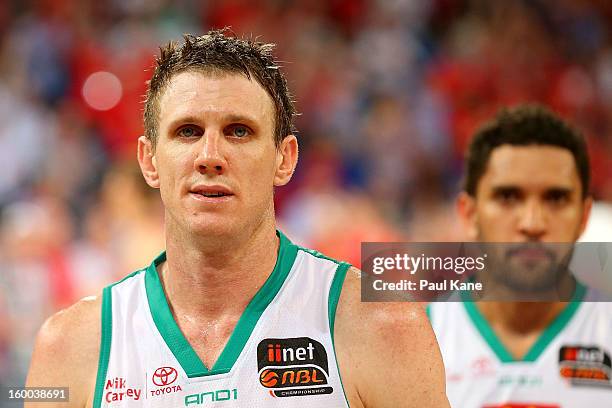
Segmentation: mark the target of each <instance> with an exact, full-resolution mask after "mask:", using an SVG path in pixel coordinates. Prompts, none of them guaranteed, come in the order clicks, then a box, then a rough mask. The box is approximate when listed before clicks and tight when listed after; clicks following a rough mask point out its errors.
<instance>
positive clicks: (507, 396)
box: [428, 285, 612, 408]
mask: <svg viewBox="0 0 612 408" xmlns="http://www.w3.org/2000/svg"><path fill="white" fill-rule="evenodd" d="M589 298H590V295H589V294H588V292H587V290H586V289H585V288H584V286H581V285H580V286H578V288H577V290H576V294H575V296H574V299H573V301H572V302H570V303H568V304H567V306H566V308H565V309H564V310H563V311H562V312H561V313H560V314H559V315H558V316H557V318H556V319H555V320H554V321H553V322H552V323H551V324H550V326H549V327H548V328H547V329H546V330H544V332H543V333H542V334H541V336H540V338H539V339H538V340H537V341H536V342H535V343H534V345H533V346H532V348H531V349H530V350H529V351H528V353H527V354H526V355H525V356H524V358H523V359H522V360H516V359H514V358H513V357H512V355H511V354H510V353H509V352H508V351H507V349H506V348H505V347H504V345H503V344H502V343H501V342H500V340H499V339H498V338H497V336H496V334H495V333H494V331H493V330H492V328H491V327H490V326H489V324H488V322H487V321H486V320H485V318H484V317H483V316H482V314H481V313H480V311H479V310H478V308H477V307H476V304H475V303H472V302H465V303H460V302H452V303H441V302H440V303H431V304H430V305H429V307H428V312H429V315H430V319H431V322H432V326H433V328H434V331H435V333H436V337H437V339H438V343H439V345H440V349H441V352H442V356H443V359H444V366H445V369H446V380H447V381H446V392H447V394H448V398H449V401H450V403H451V406H453V407H457V408H585V407H587V408H599V407H612V381H611V378H612V375H611V371H612V366H611V363H610V355H611V352H612V303H603V302H602V303H595V302H588V301H585V300H589Z"/></svg>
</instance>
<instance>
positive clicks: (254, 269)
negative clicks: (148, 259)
mask: <svg viewBox="0 0 612 408" xmlns="http://www.w3.org/2000/svg"><path fill="white" fill-rule="evenodd" d="M171 234H172V232H171V231H168V236H170V235H171ZM177 235H179V234H177ZM175 237H176V235H175ZM176 238H179V237H176ZM176 238H175V239H169V238H167V240H166V241H167V242H166V262H165V263H164V264H163V265H162V267H161V268H160V269H161V271H160V277H161V281H162V283H163V286H164V290H165V292H166V297H167V298H168V303H169V304H170V307H171V309H172V311H173V313H174V314H175V316H176V315H177V314H181V315H182V316H188V317H190V318H196V317H197V319H202V320H204V321H206V320H216V319H219V318H223V317H230V318H231V316H239V315H240V314H242V312H243V311H244V309H245V308H246V305H247V304H248V303H249V301H250V300H251V299H252V298H253V296H254V295H255V293H256V292H257V290H259V288H260V287H261V286H262V285H263V284H264V282H265V281H266V279H267V278H268V276H269V275H270V273H271V272H272V270H273V269H274V265H275V263H276V259H277V254H278V248H279V245H280V243H279V239H278V237H277V236H276V230H275V226H274V220H273V219H272V220H271V222H268V223H267V224H262V225H261V226H260V227H259V228H256V229H255V230H254V231H253V232H252V233H250V234H245V235H242V236H234V237H227V236H225V237H215V238H214V241H209V242H205V243H204V245H202V242H198V241H197V240H194V239H193V237H191V239H189V238H187V237H180V238H179V239H176ZM211 242H212V243H211Z"/></svg>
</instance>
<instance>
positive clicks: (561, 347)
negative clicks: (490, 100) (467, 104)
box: [429, 105, 612, 408]
mask: <svg viewBox="0 0 612 408" xmlns="http://www.w3.org/2000/svg"><path fill="white" fill-rule="evenodd" d="M589 177H590V175H589V162H588V156H587V151H586V146H585V142H584V140H583V138H582V136H581V135H580V134H578V133H577V132H575V131H574V130H572V129H571V128H570V127H569V126H568V125H567V124H565V123H564V122H563V121H562V120H561V119H560V118H558V117H557V116H555V115H554V114H553V113H551V112H550V111H549V110H547V109H545V108H543V107H539V106H530V105H524V106H519V107H517V108H514V109H509V110H503V111H501V112H500V113H499V114H498V116H497V117H496V118H495V119H494V120H493V121H492V122H491V123H489V124H487V125H486V126H484V127H483V128H482V129H481V130H480V131H478V132H477V133H476V135H475V136H474V138H473V141H472V142H471V145H470V147H469V150H468V154H467V159H466V178H465V186H464V192H463V193H461V194H460V196H459V198H458V210H459V214H460V217H461V219H462V220H463V222H464V223H465V225H466V226H467V229H468V231H469V234H470V236H471V238H472V239H474V240H477V241H481V242H504V243H514V244H518V245H517V246H516V248H519V249H520V250H524V252H523V253H522V254H521V253H520V251H519V252H516V253H515V254H518V256H525V257H530V256H531V257H532V259H531V260H530V262H534V263H535V262H539V261H542V262H545V260H544V259H538V250H541V249H542V245H543V244H545V243H549V242H566V243H567V242H574V241H576V240H577V239H578V237H579V236H580V234H581V233H582V231H583V230H584V228H585V224H586V222H587V219H588V216H589V211H590V208H591V197H590V196H589V192H588V191H589V190H588V189H589ZM538 248H539V249H538ZM530 251H531V252H530ZM512 262H513V261H511V262H509V263H510V264H512ZM505 270H507V271H511V270H512V265H510V266H508V267H506V268H505ZM534 270H536V271H538V270H539V269H537V268H536V269H534ZM543 270H544V269H543ZM518 272H520V271H518ZM540 272H541V271H540ZM545 275H546V274H545V273H543V274H539V273H536V272H533V273H531V274H529V275H527V274H521V273H516V274H513V276H506V277H505V279H503V280H502V281H503V282H504V284H506V285H507V286H508V287H510V286H512V284H513V280H522V282H519V283H520V284H522V285H523V287H525V286H530V285H531V287H533V288H536V287H537V286H538V285H539V283H538V282H540V283H541V282H542V281H543V280H545V278H546V276H545ZM514 283H516V282H514ZM557 283H558V286H557V289H558V290H559V291H560V292H561V293H563V292H566V293H567V294H568V296H567V297H566V299H571V301H570V302H553V301H548V302H465V303H432V304H430V307H429V313H430V318H431V320H432V324H433V327H434V331H435V333H436V336H437V339H438V341H439V344H440V348H441V351H442V355H443V358H444V363H445V367H446V375H447V392H448V397H449V401H450V402H451V404H452V405H453V406H456V407H461V408H483V407H487V408H493V407H498V408H501V407H504V408H512V407H516V408H518V407H533V408H538V407H541V408H544V407H546V408H553V407H564V408H572V407H575V408H578V407H604V406H606V407H607V406H612V382H611V381H610V369H611V367H610V356H611V353H612V303H593V302H589V301H590V300H593V299H594V298H595V297H596V295H595V292H594V291H592V290H589V289H586V288H585V287H584V286H583V285H582V284H580V283H579V282H577V281H576V279H575V278H574V277H573V275H572V274H571V273H568V274H566V275H563V277H562V278H560V281H559V282H557Z"/></svg>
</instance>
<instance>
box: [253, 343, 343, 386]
mask: <svg viewBox="0 0 612 408" xmlns="http://www.w3.org/2000/svg"><path fill="white" fill-rule="evenodd" d="M257 368H258V370H259V382H260V383H261V385H263V386H264V387H266V388H269V389H270V394H271V395H272V396H275V397H295V396H305V395H318V394H331V393H332V392H333V388H332V387H328V386H327V387H326V386H324V385H326V384H327V383H328V375H329V367H328V360H327V352H326V350H325V347H323V345H322V344H321V343H319V342H318V341H316V340H313V339H311V338H309V337H294V338H288V339H264V340H262V341H261V342H260V343H259V345H258V346H257ZM294 387H300V388H298V389H295V388H294Z"/></svg>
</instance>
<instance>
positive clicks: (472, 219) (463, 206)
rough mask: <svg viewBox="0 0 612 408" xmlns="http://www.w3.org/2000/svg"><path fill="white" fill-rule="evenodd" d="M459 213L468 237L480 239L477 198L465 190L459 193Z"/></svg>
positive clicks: (457, 205) (457, 203)
mask: <svg viewBox="0 0 612 408" xmlns="http://www.w3.org/2000/svg"><path fill="white" fill-rule="evenodd" d="M456 207H457V213H458V214H459V219H460V220H461V224H462V225H463V229H464V231H466V233H467V237H468V238H469V239H470V240H472V241H475V240H477V239H478V220H477V217H476V198H475V197H472V196H471V195H469V194H468V193H466V192H465V191H462V192H461V193H459V196H458V197H457V202H456Z"/></svg>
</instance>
